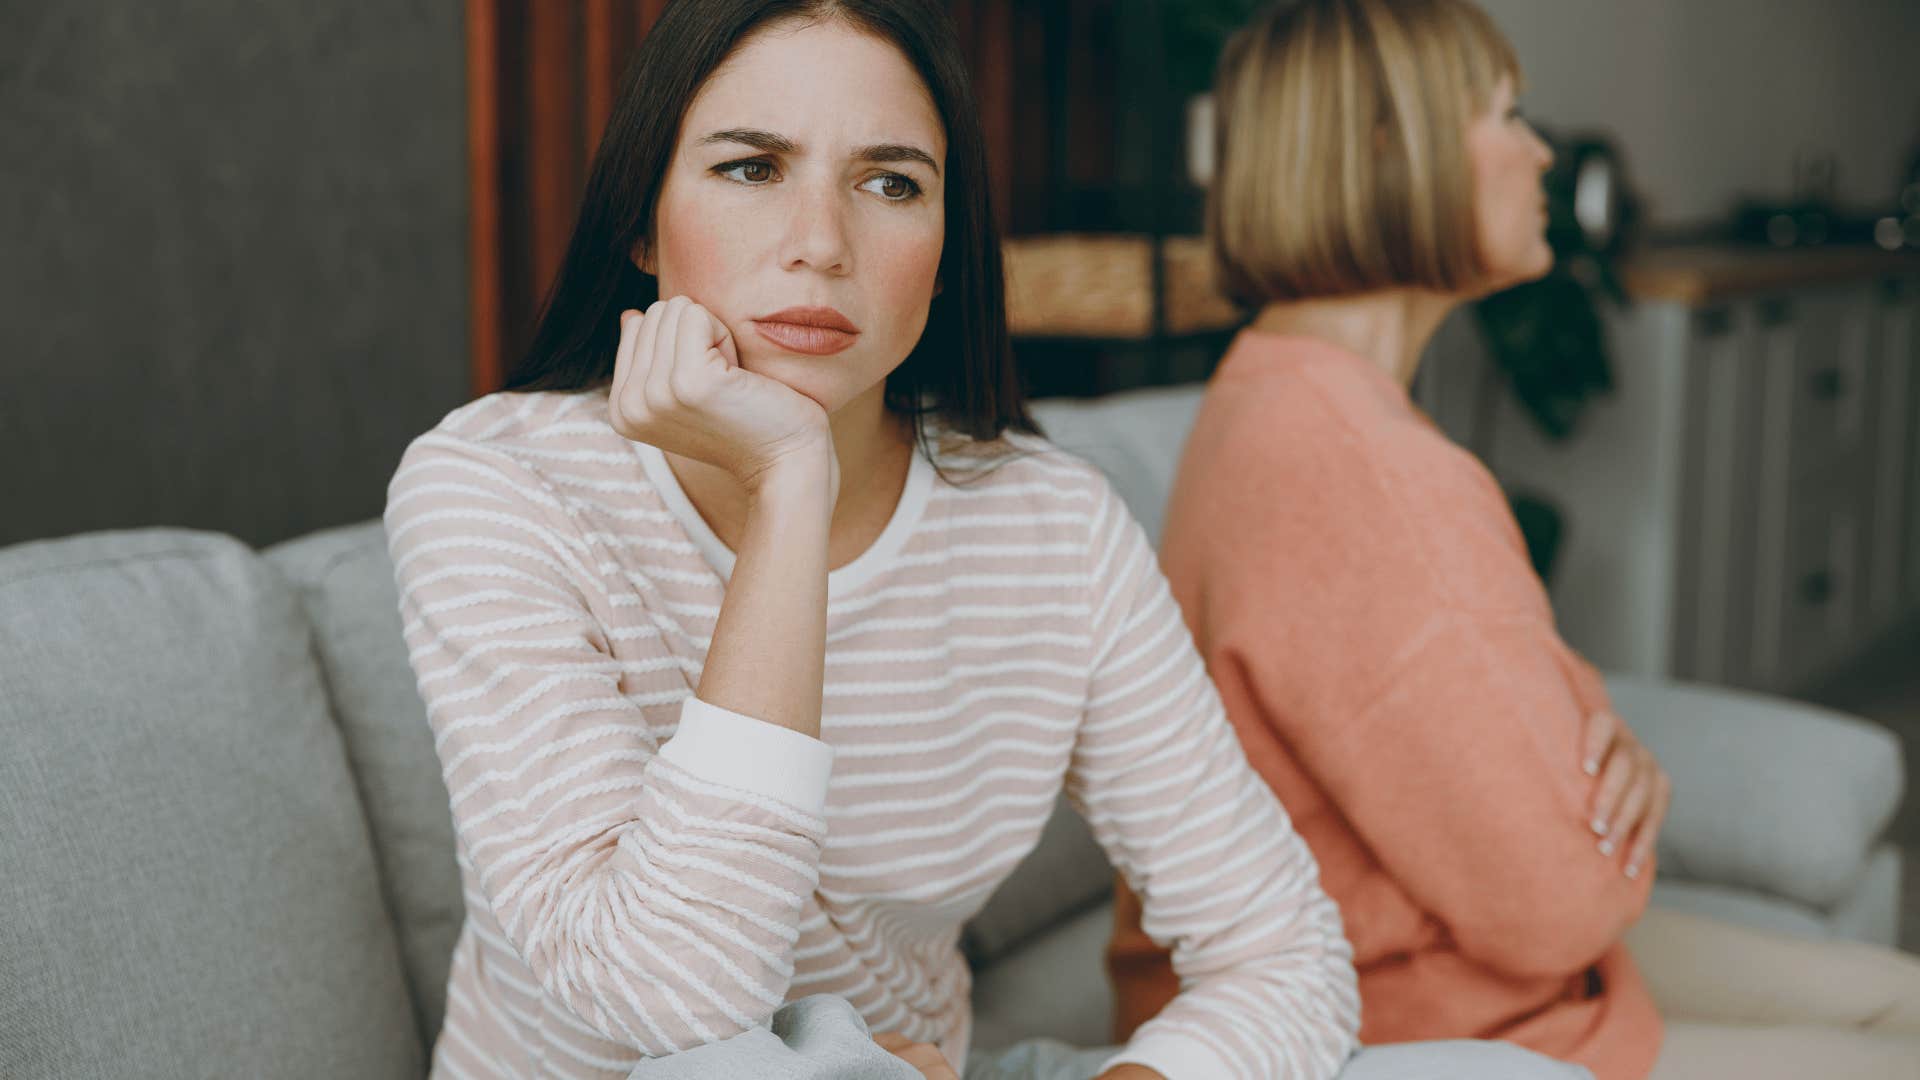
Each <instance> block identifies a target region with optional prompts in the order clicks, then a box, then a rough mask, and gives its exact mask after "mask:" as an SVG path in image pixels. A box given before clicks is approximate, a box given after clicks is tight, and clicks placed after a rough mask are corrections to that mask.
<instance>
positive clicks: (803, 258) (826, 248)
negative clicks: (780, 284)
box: [780, 185, 851, 274]
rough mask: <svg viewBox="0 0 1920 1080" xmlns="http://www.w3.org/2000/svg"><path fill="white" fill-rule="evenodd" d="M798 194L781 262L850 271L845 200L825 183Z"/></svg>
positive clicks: (832, 271)
mask: <svg viewBox="0 0 1920 1080" xmlns="http://www.w3.org/2000/svg"><path fill="white" fill-rule="evenodd" d="M795 186H796V187H800V185H795ZM797 194H798V196H799V197H798V198H797V199H796V200H795V204H794V206H793V216H792V217H791V218H790V219H789V220H788V224H787V233H786V238H785V249H784V250H783V251H782V252H781V258H780V264H781V265H782V266H784V267H786V268H787V269H789V270H799V269H810V270H817V271H820V272H821V273H828V274H844V273H846V272H847V271H848V270H849V269H850V268H851V267H850V265H849V264H850V260H849V258H848V244H847V222H846V213H847V207H846V203H845V201H844V200H843V199H842V198H841V197H840V193H839V192H837V191H834V190H831V189H830V188H827V187H826V186H825V185H821V186H820V187H818V188H813V187H811V186H809V187H805V188H801V190H800V191H799V192H797Z"/></svg>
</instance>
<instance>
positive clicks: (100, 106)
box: [0, 0, 468, 544]
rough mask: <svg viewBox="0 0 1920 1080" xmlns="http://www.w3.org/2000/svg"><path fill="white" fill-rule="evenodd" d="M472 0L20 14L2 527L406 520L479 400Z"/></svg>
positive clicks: (222, 3)
mask: <svg viewBox="0 0 1920 1080" xmlns="http://www.w3.org/2000/svg"><path fill="white" fill-rule="evenodd" d="M462 54H463V50H462V44H461V16H460V5H459V3H458V2H457V0H409V2H397V0H329V2H327V3H319V4H315V3H296V2H294V0H248V2H242V0H167V2H165V3H145V2H137V0H61V2H59V3H21V2H14V3H8V4H3V5H0V132H4V133H5V135H4V143H5V146H6V149H5V152H4V153H0V237H4V242H0V544H4V543H8V542H11V541H15V540H23V539H28V538H32V537H47V536H58V535H63V534H66V533H72V532H80V531H85V530H90V529H99V528H117V527H128V526H136V525H150V524H167V525H191V526H194V527H198V528H207V529H217V530H221V531H225V532H230V533H233V534H235V535H237V536H239V537H241V538H242V539H245V540H247V541H249V542H252V543H256V544H260V543H267V542H270V541H274V540H278V539H281V538H284V537H287V536H292V535H295V534H297V533H301V532H305V531H307V530H310V529H313V528H316V527H319V526H322V525H328V524H334V523H338V522H342V521H351V520H357V519H360V518H364V517H367V516H370V515H373V514H376V513H378V512H379V511H380V507H381V505H382V501H383V499H384V494H385V485H386V481H387V478H388V476H389V475H391V473H392V471H393V466H394V463H395V462H396V461H397V460H398V458H399V454H400V451H401V450H402V449H403V448H404V447H405V445H406V443H407V441H408V440H409V439H410V438H412V437H413V436H414V435H416V434H418V433H419V432H421V431H423V430H425V429H426V428H427V427H429V426H430V425H431V424H432V423H433V422H434V421H435V420H437V419H438V418H439V417H440V416H442V415H443V414H444V413H445V412H446V411H447V410H448V409H449V408H452V407H453V406H454V405H457V404H459V403H460V402H461V401H462V400H464V398H465V395H466V391H467V381H468V380H467V360H466V354H467V272H466V261H465V242H466V227H467V225H466V219H467V212H466V192H467V184H466V156H465V154H466V149H465V148H466V139H465V134H466V133H465V108H464V104H463V95H464V89H465V88H464V78H463V62H462Z"/></svg>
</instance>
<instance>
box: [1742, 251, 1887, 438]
mask: <svg viewBox="0 0 1920 1080" xmlns="http://www.w3.org/2000/svg"><path fill="white" fill-rule="evenodd" d="M1877 308H1878V300H1877V297H1876V296H1875V294H1874V291H1873V290H1871V289H1865V288H1856V289H1847V290H1843V291H1825V292H1819V293H1810V294H1806V295H1803V296H1797V297H1793V298H1787V297H1772V298H1767V299H1763V300H1760V301H1758V302H1757V305H1756V312H1755V314H1756V318H1757V320H1758V322H1759V325H1760V328H1761V330H1760V332H1761V336H1762V338H1763V340H1765V341H1766V342H1767V347H1768V348H1769V349H1779V350H1784V351H1788V352H1790V353H1791V355H1792V357H1793V359H1792V361H1791V364H1790V365H1789V374H1788V376H1787V378H1786V379H1785V381H1784V382H1783V383H1782V384H1781V385H1780V387H1779V391H1780V392H1782V393H1785V394H1788V395H1789V396H1790V400H1789V401H1787V402H1786V403H1785V406H1786V407H1785V410H1784V411H1785V412H1786V414H1787V415H1788V416H1789V417H1790V420H1789V424H1788V428H1787V436H1788V440H1789V442H1790V444H1791V449H1790V451H1789V455H1788V456H1789V458H1790V459H1791V461H1792V469H1793V472H1794V474H1795V475H1799V476H1805V475H1807V474H1809V473H1815V472H1821V471H1824V470H1826V469H1830V468H1832V467H1833V466H1834V465H1835V464H1836V463H1837V462H1839V461H1840V460H1841V459H1843V458H1845V457H1848V456H1850V455H1852V454H1854V453H1855V452H1856V451H1858V449H1859V448H1860V444H1861V440H1862V437H1863V435H1864V432H1865V429H1866V417H1867V406H1868V399H1869V397H1870V388H1869V386H1868V382H1869V365H1868V355H1869V351H1870V350H1871V348H1872V341H1871V332H1872V327H1873V324H1874V320H1875V315H1876V314H1877V313H1878V311H1877Z"/></svg>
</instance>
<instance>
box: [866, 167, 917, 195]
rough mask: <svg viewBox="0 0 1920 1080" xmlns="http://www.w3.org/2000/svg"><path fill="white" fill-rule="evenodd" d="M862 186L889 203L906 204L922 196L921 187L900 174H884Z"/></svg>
mask: <svg viewBox="0 0 1920 1080" xmlns="http://www.w3.org/2000/svg"><path fill="white" fill-rule="evenodd" d="M860 186H861V187H862V188H865V189H866V190H868V191H871V192H873V193H874V194H875V195H878V196H880V197H881V198H883V199H885V200H887V201H888V202H906V201H907V200H908V199H911V198H913V197H914V196H916V195H918V194H920V185H919V184H917V183H915V182H914V181H913V180H912V179H910V178H908V177H905V176H901V175H900V174H899V173H883V174H882V175H880V176H876V177H874V178H873V179H871V180H868V181H867V182H866V183H864V184H861V185H860Z"/></svg>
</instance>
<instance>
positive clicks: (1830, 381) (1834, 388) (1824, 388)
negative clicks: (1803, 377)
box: [1807, 367, 1847, 401]
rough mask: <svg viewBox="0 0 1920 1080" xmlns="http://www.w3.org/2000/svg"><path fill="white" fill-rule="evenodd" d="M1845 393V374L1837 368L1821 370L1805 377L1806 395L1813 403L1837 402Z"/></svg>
mask: <svg viewBox="0 0 1920 1080" xmlns="http://www.w3.org/2000/svg"><path fill="white" fill-rule="evenodd" d="M1846 392H1847V375H1846V372H1843V371H1841V370H1840V369H1839V368H1837V367H1830V368H1821V369H1820V370H1819V371H1816V372H1814V373H1813V374H1812V375H1809V376H1807V393H1809V394H1812V395H1813V399H1814V400H1815V401H1838V400H1840V398H1841V397H1842V396H1843V395H1845V394H1846Z"/></svg>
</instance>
